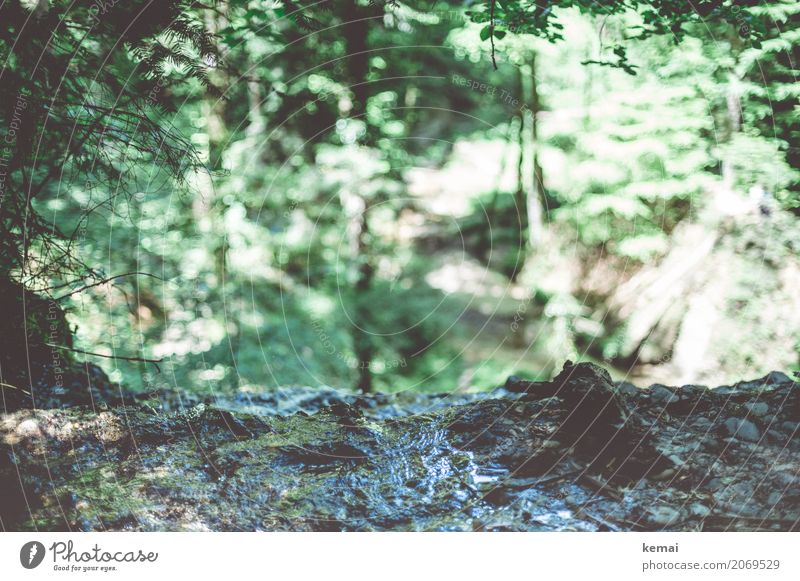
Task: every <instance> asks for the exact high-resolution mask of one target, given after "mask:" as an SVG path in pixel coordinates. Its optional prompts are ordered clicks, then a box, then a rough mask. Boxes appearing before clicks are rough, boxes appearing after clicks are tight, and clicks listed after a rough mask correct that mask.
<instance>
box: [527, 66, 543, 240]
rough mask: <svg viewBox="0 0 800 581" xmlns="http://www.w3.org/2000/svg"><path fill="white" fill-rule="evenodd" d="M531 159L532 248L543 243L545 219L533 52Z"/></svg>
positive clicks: (538, 107) (539, 106)
mask: <svg viewBox="0 0 800 581" xmlns="http://www.w3.org/2000/svg"><path fill="white" fill-rule="evenodd" d="M530 65H531V105H530V109H531V157H532V165H533V183H532V184H531V192H530V195H528V205H527V213H528V242H529V243H530V246H531V248H536V246H537V245H538V244H539V243H540V242H541V240H542V235H543V230H544V219H543V214H544V212H543V208H542V206H543V203H542V202H543V199H544V173H543V171H542V166H541V164H540V163H539V115H540V113H541V110H542V107H541V102H540V100H539V87H538V82H537V80H536V52H535V51H533V52H531V58H530Z"/></svg>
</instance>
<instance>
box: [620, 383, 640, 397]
mask: <svg viewBox="0 0 800 581" xmlns="http://www.w3.org/2000/svg"><path fill="white" fill-rule="evenodd" d="M617 391H618V392H619V393H621V394H622V395H625V396H628V397H630V396H634V395H638V394H639V392H640V391H641V390H640V389H639V388H638V387H636V386H635V385H633V384H632V383H628V382H627V381H620V382H619V383H617Z"/></svg>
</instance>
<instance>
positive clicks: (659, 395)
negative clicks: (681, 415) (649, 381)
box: [650, 384, 680, 405]
mask: <svg viewBox="0 0 800 581" xmlns="http://www.w3.org/2000/svg"><path fill="white" fill-rule="evenodd" d="M650 399H652V400H653V401H655V402H658V403H662V404H665V405H666V404H670V403H673V402H676V401H678V400H679V399H680V398H679V397H678V396H677V395H675V394H674V393H673V392H672V391H670V390H669V389H667V388H666V387H664V386H663V385H658V384H655V385H653V386H652V387H651V388H650Z"/></svg>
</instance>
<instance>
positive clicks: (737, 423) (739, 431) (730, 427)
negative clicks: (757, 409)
mask: <svg viewBox="0 0 800 581" xmlns="http://www.w3.org/2000/svg"><path fill="white" fill-rule="evenodd" d="M724 426H725V430H727V432H728V433H729V434H730V435H731V436H735V437H736V438H738V439H740V440H744V441H746V442H758V440H759V439H760V438H761V432H759V431H758V428H757V427H756V425H755V424H754V423H753V422H751V421H750V420H744V419H742V418H728V419H727V420H725V424H724Z"/></svg>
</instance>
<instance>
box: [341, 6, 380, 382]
mask: <svg viewBox="0 0 800 581" xmlns="http://www.w3.org/2000/svg"><path fill="white" fill-rule="evenodd" d="M376 10H377V8H375V7H372V6H369V7H367V6H362V5H361V4H360V3H359V2H358V1H357V0H345V8H344V11H343V14H342V17H343V20H344V23H345V24H344V26H343V29H344V30H343V31H342V32H343V36H344V39H345V44H346V48H347V57H346V59H347V71H348V81H349V83H350V90H351V92H352V93H353V110H352V111H351V115H353V116H355V117H358V118H359V119H361V120H363V121H364V122H366V123H367V135H366V138H365V144H367V145H369V144H371V143H372V142H373V141H374V133H373V130H372V128H371V127H370V126H369V121H368V119H367V118H366V116H365V115H364V113H365V112H366V108H367V100H368V99H369V96H370V85H369V84H368V83H367V82H366V81H367V77H368V74H369V47H368V42H367V36H368V34H369V26H370V20H369V17H370V16H373V15H375V14H377V12H376ZM348 195H349V196H350V197H352V198H354V199H353V200H352V202H353V204H352V205H353V206H356V207H357V209H356V211H355V212H353V213H351V218H350V225H349V228H350V229H351V236H352V238H351V240H353V241H354V243H353V256H352V257H351V258H352V261H353V264H354V265H355V266H356V282H355V289H354V290H355V295H356V296H355V308H354V320H353V326H352V337H353V352H354V353H355V356H356V360H357V366H358V381H357V384H356V387H357V388H358V389H359V390H360V391H362V392H364V393H367V392H370V391H372V388H373V381H372V360H373V357H374V346H373V338H372V337H371V336H370V335H369V334H368V333H367V331H366V330H365V329H366V320H367V316H368V310H369V308H370V306H371V305H369V304H368V303H367V298H366V295H367V294H368V293H369V291H370V289H371V288H372V283H373V279H374V277H375V276H374V275H375V272H374V268H373V266H372V263H371V260H370V248H369V243H368V236H369V219H368V215H369V213H368V208H369V203H368V202H367V200H366V199H365V198H364V196H363V195H362V194H361V193H360V192H359V191H358V186H356V187H355V188H354V191H353V192H352V193H350V194H348ZM358 208H360V211H359V210H358Z"/></svg>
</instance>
